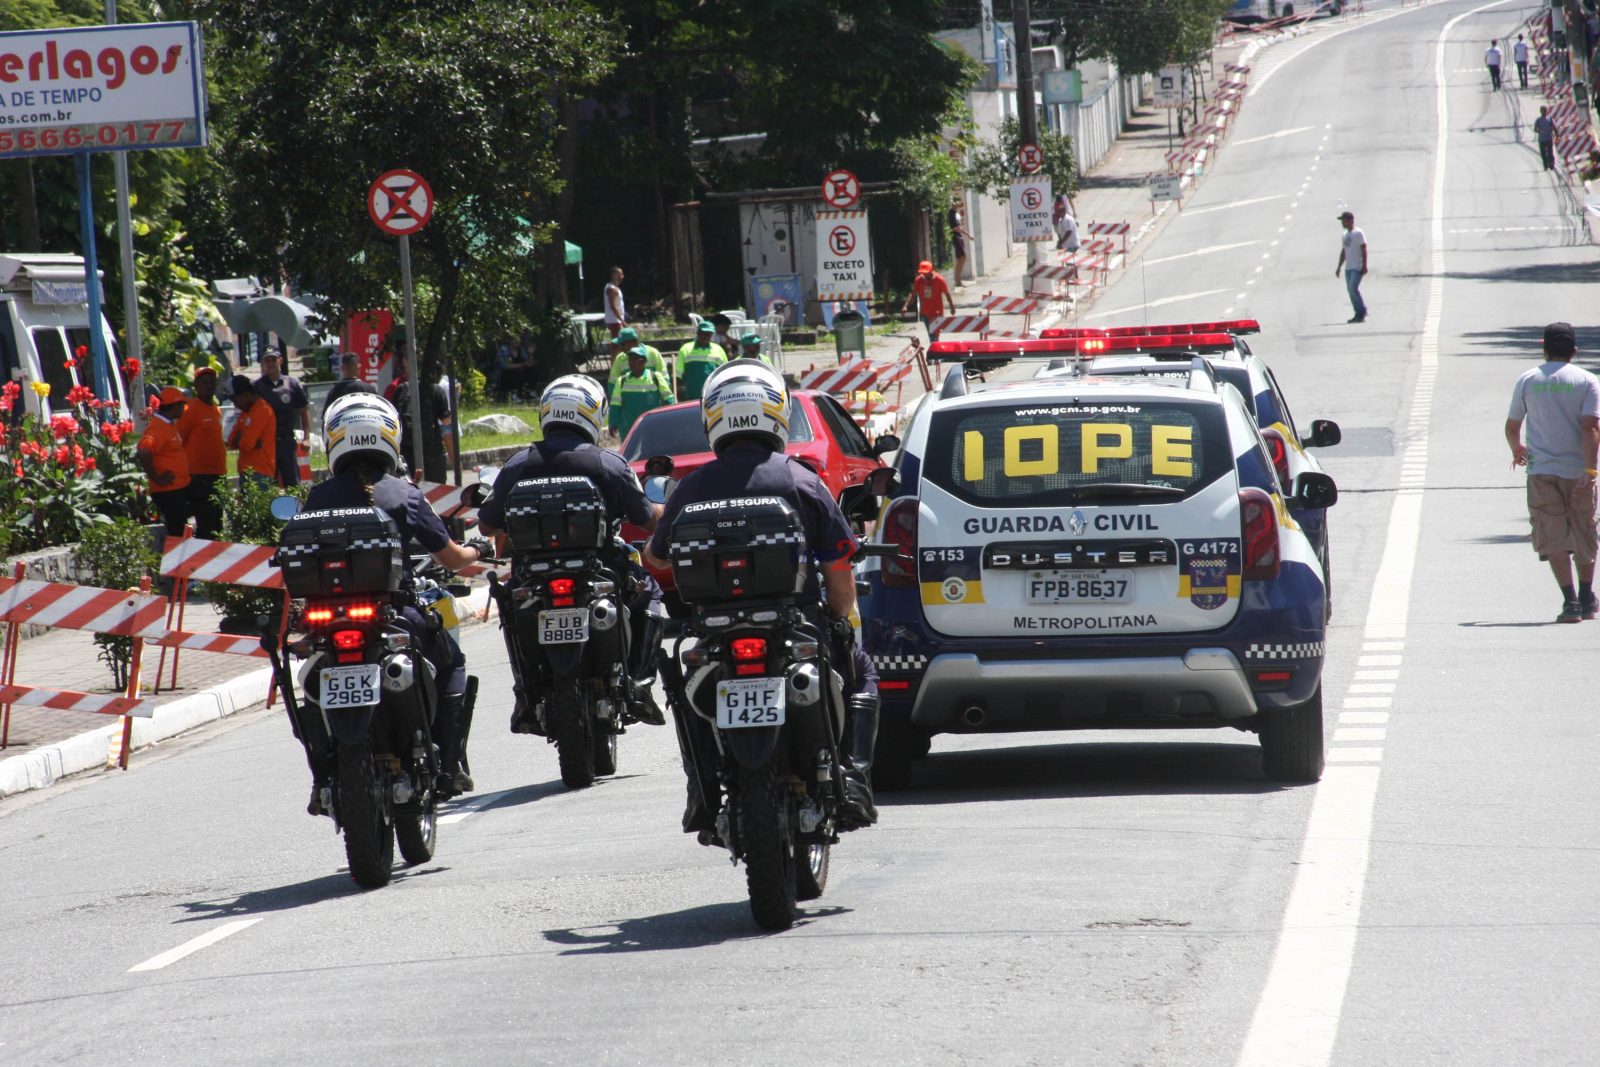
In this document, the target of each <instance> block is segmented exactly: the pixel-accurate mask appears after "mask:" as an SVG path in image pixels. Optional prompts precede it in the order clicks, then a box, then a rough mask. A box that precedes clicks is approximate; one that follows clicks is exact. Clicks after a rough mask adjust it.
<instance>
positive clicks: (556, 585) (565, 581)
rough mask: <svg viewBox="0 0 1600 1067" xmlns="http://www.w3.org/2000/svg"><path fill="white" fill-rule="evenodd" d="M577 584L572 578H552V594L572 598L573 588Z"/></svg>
mask: <svg viewBox="0 0 1600 1067" xmlns="http://www.w3.org/2000/svg"><path fill="white" fill-rule="evenodd" d="M576 584H577V583H576V582H574V581H573V580H572V579H571V578H552V579H551V580H550V592H551V593H552V594H553V595H555V596H571V595H572V587H573V586H574V585H576Z"/></svg>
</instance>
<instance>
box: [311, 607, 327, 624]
mask: <svg viewBox="0 0 1600 1067" xmlns="http://www.w3.org/2000/svg"><path fill="white" fill-rule="evenodd" d="M332 621H333V609H332V608H307V609H306V624H307V625H308V626H319V625H321V624H322V623H325V622H332Z"/></svg>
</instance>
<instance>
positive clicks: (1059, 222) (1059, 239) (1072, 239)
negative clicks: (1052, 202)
mask: <svg viewBox="0 0 1600 1067" xmlns="http://www.w3.org/2000/svg"><path fill="white" fill-rule="evenodd" d="M1050 221H1051V224H1052V225H1053V226H1054V227H1055V231H1056V251H1058V252H1076V251H1077V250H1078V249H1079V248H1080V247H1082V244H1081V242H1080V241H1079V240H1078V218H1077V215H1076V213H1075V212H1074V211H1073V210H1072V201H1071V200H1068V199H1067V194H1066V193H1061V194H1060V195H1058V196H1057V197H1056V206H1055V208H1054V210H1052V211H1051V212H1050Z"/></svg>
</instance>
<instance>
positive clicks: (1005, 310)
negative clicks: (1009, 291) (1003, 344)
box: [983, 293, 1040, 337]
mask: <svg viewBox="0 0 1600 1067" xmlns="http://www.w3.org/2000/svg"><path fill="white" fill-rule="evenodd" d="M1039 308H1040V304H1039V301H1037V300H1034V299H1032V298H1030V297H1016V296H999V295H997V294H995V293H987V294H985V295H984V298H983V310H984V311H986V312H988V313H989V315H990V316H994V315H1021V316H1022V329H1020V330H996V329H993V328H992V327H991V328H990V330H989V332H988V333H987V334H986V335H985V336H987V337H1027V336H1028V329H1029V326H1030V325H1031V323H1032V320H1033V316H1034V315H1036V314H1038V313H1039Z"/></svg>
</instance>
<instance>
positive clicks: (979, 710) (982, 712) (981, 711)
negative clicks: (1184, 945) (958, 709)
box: [961, 704, 989, 727]
mask: <svg viewBox="0 0 1600 1067" xmlns="http://www.w3.org/2000/svg"><path fill="white" fill-rule="evenodd" d="M988 717H989V709H988V708H986V707H984V706H983V705H982V704H973V705H971V706H970V707H968V708H967V709H966V710H965V711H963V712H962V713H961V721H962V722H964V723H966V724H967V725H968V726H974V727H976V726H982V725H983V723H984V720H985V719H987V718H988Z"/></svg>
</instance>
